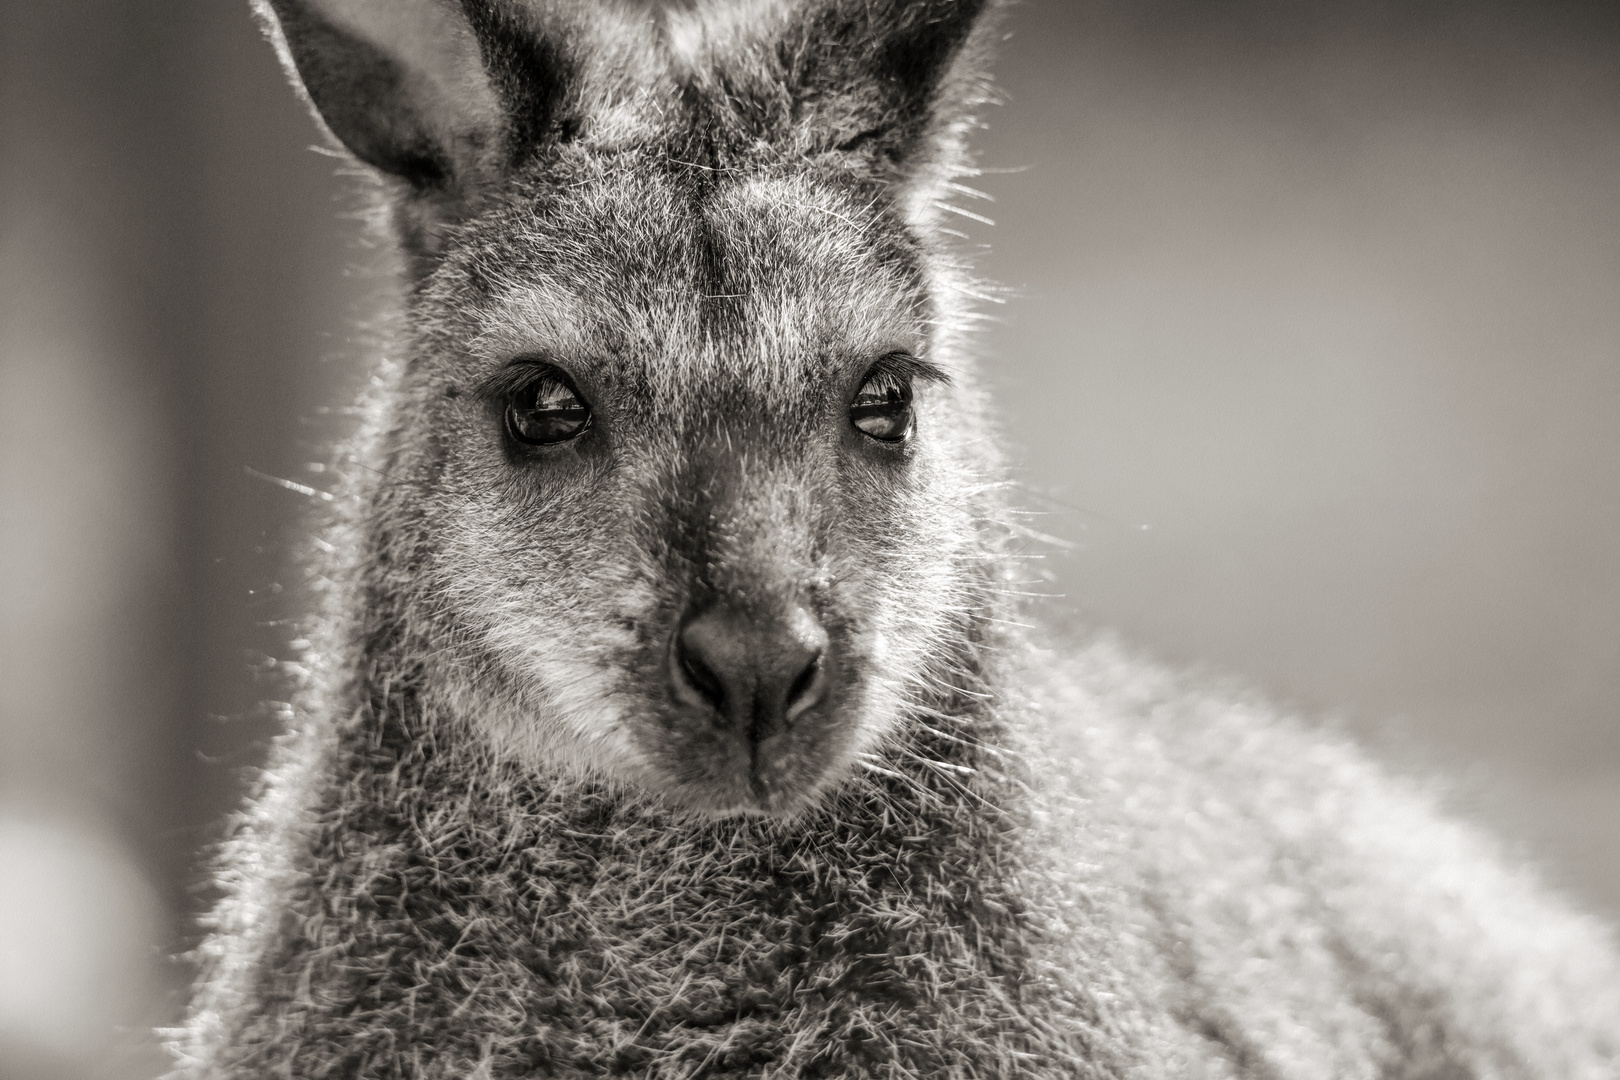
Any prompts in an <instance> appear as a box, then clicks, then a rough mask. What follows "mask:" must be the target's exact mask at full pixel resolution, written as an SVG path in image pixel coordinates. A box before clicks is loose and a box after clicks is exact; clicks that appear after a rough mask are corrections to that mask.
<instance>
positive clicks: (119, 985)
mask: <svg viewBox="0 0 1620 1080" xmlns="http://www.w3.org/2000/svg"><path fill="white" fill-rule="evenodd" d="M200 7H201V5H200V4H199V3H195V2H192V0H153V2H148V3H143V4H139V5H132V4H126V3H122V2H120V0H53V2H51V3H47V4H20V3H14V4H6V5H3V6H0V103H3V109H0V566H3V573H0V656H3V657H4V673H3V676H0V1063H3V1065H0V1073H4V1075H5V1076H6V1077H8V1078H13V1080H24V1078H44V1077H57V1076H62V1077H66V1076H130V1075H146V1074H149V1073H150V1072H151V1070H152V1068H153V1067H154V1065H155V1056H154V1054H153V1051H152V1050H151V1047H150V1043H151V1040H150V1037H149V1036H148V1035H147V1034H146V1028H147V1027H148V1025H150V1024H151V1023H153V1022H155V1021H161V1020H163V1019H164V1018H165V1011H166V1009H165V1006H164V1004H163V1001H164V995H162V994H161V993H154V991H155V990H157V989H158V988H159V987H160V985H161V983H160V980H161V978H162V965H161V961H160V956H161V951H160V946H161V943H163V942H165V941H166V940H168V938H169V937H170V936H171V935H170V933H169V930H168V928H167V927H166V926H165V925H164V919H163V916H162V914H161V912H162V909H163V904H162V898H161V896H160V890H159V889H158V888H155V887H154V886H153V885H152V884H151V883H150V882H151V881H152V879H153V877H154V874H153V870H154V857H153V853H152V851H151V850H149V849H150V845H151V842H152V837H153V836H154V835H156V834H158V833H159V832H160V831H161V830H160V829H159V828H156V827H155V826H156V825H157V823H158V822H159V821H162V820H164V819H165V818H166V817H167V813H166V812H165V811H163V810H161V809H160V808H159V805H160V803H161V802H162V801H163V800H165V799H167V798H168V797H169V792H171V791H172V790H173V789H174V788H175V786H176V784H175V781H176V779H177V777H176V776H175V775H174V770H175V761H176V759H177V755H175V754H174V753H173V746H174V739H175V736H176V734H177V732H176V730H175V726H174V724H173V717H174V715H175V712H176V704H177V695H178V685H179V683H178V670H177V663H176V649H175V648H174V644H175V641H176V639H177V636H178V635H179V633H180V630H181V628H180V624H179V622H178V618H177V615H178V612H179V611H180V609H181V607H182V601H181V598H182V596H183V593H184V571H183V568H182V565H183V561H182V560H180V559H179V558H178V557H177V548H176V544H175V540H176V526H177V506H178V493H177V476H178V475H179V468H178V460H177V446H176V443H175V440H174V438H173V437H172V433H173V432H174V431H175V430H176V423H175V422H176V419H177V417H176V415H175V411H176V410H177V409H180V408H182V407H183V404H184V395H183V394H181V393H179V392H178V384H179V382H180V381H181V375H182V372H183V371H184V369H185V368H186V366H187V359H188V355H189V353H190V352H191V351H192V350H191V348H190V340H189V334H188V331H187V329H186V327H187V315H188V305H189V304H190V303H191V297H192V293H193V290H192V287H191V286H192V285H193V283H194V281H193V266H194V263H193V260H192V257H191V256H192V254H193V249H194V247H195V241H196V230H195V227H194V224H193V222H192V219H191V216H190V213H189V207H190V205H191V204H192V203H193V201H194V194H195V191H196V183H197V180H196V169H195V165H196V156H197V155H196V153H195V145H194V144H195V142H196V138H195V133H194V131H193V130H192V127H191V125H189V124H188V123H187V120H186V117H187V102H188V101H189V100H190V99H191V95H190V86H189V80H190V78H191V71H192V70H193V65H189V64H187V63H185V62H184V61H185V59H186V58H187V57H188V56H189V55H190V53H191V52H192V48H191V40H190V38H191V35H193V34H195V33H196V30H195V28H196V27H197V26H198V25H199V22H198V20H197V19H195V18H193V17H191V16H194V15H195V14H197V11H198V10H200Z"/></svg>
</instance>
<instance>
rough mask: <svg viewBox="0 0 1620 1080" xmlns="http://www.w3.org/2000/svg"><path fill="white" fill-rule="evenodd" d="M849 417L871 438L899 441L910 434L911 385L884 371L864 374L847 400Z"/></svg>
mask: <svg viewBox="0 0 1620 1080" xmlns="http://www.w3.org/2000/svg"><path fill="white" fill-rule="evenodd" d="M849 418H850V420H851V422H853V423H854V425H855V426H856V428H858V429H859V430H861V431H863V432H865V433H866V434H867V435H870V436H872V438H874V439H880V440H882V441H883V442H899V441H900V440H901V439H904V438H905V437H906V436H907V435H910V434H911V386H910V385H909V384H908V383H907V382H906V381H905V380H903V379H901V378H899V377H897V376H895V375H891V374H888V373H887V372H878V373H876V374H874V375H870V376H868V377H867V380H866V381H865V382H864V383H862V384H861V388H860V390H858V391H857V392H856V394H855V400H854V401H852V402H850V405H849Z"/></svg>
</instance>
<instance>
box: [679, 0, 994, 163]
mask: <svg viewBox="0 0 1620 1080" xmlns="http://www.w3.org/2000/svg"><path fill="white" fill-rule="evenodd" d="M1001 6H1002V5H1001V4H1000V3H998V0H789V2H787V3H782V4H778V5H776V6H775V8H774V13H775V17H774V19H772V18H766V19H764V20H761V18H760V15H759V11H758V8H757V5H756V6H755V7H754V9H753V11H752V17H749V14H747V13H745V9H743V8H741V7H732V8H729V9H721V10H720V11H718V12H716V13H714V14H712V15H710V16H709V17H708V18H706V19H705V20H704V25H702V26H701V28H699V29H698V33H699V34H700V35H701V36H702V37H703V38H704V40H703V41H702V44H701V45H700V46H699V48H698V50H697V51H698V52H699V54H700V55H704V54H706V55H705V57H704V58H705V59H706V60H707V63H706V64H702V65H701V66H700V67H699V69H698V70H697V71H696V72H694V73H693V76H692V77H693V79H694V81H695V82H697V83H699V84H700V85H701V84H704V83H709V84H710V87H709V89H711V91H712V92H711V93H708V94H705V95H704V97H705V98H707V99H708V100H710V101H723V102H726V103H727V107H726V108H724V109H723V110H721V111H722V112H723V113H725V114H727V115H726V116H724V118H723V119H724V120H726V121H729V122H730V123H731V124H733V125H735V126H737V127H738V128H739V129H740V130H739V132H738V134H742V135H743V136H744V137H745V138H746V137H752V138H754V139H763V140H765V141H768V142H770V143H772V144H774V145H776V146H777V147H778V148H779V149H781V150H783V151H786V152H789V153H793V154H795V155H808V156H820V155H824V154H833V155H842V156H844V157H845V158H846V160H847V161H848V162H849V163H850V164H851V165H853V166H855V167H858V168H865V169H871V170H873V171H875V172H877V173H878V174H879V175H880V176H883V177H884V178H886V179H890V180H897V181H901V182H913V181H916V180H918V179H920V178H923V177H925V176H927V175H929V174H938V173H940V172H941V171H948V170H949V169H950V168H952V167H953V166H954V165H955V163H956V159H957V157H958V155H959V154H960V152H961V149H962V147H961V143H962V137H963V135H964V134H965V128H966V127H967V126H968V124H969V123H970V122H971V120H972V116H973V112H974V110H975V109H976V108H977V107H978V106H979V105H981V104H983V103H984V102H985V101H986V100H987V97H988V76H987V73H986V70H985V68H986V62H987V60H988V53H989V43H990V39H991V37H992V33H993V24H994V22H995V15H996V11H997V9H999V8H1000V7H1001ZM768 10H770V9H768ZM762 22H763V25H762Z"/></svg>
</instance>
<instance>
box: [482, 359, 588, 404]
mask: <svg viewBox="0 0 1620 1080" xmlns="http://www.w3.org/2000/svg"><path fill="white" fill-rule="evenodd" d="M545 378H551V379H555V380H556V381H557V382H560V383H562V384H563V385H564V386H566V387H568V388H569V390H571V391H573V393H574V394H575V395H576V396H578V397H579V399H580V400H581V401H583V400H584V399H585V396H584V395H583V394H581V393H580V392H579V384H578V383H576V382H575V381H574V379H573V377H572V376H571V375H569V374H568V372H567V371H566V370H565V369H564V368H562V367H561V366H559V365H557V364H554V363H552V362H551V361H550V360H547V359H545V358H544V357H540V356H520V357H517V358H516V359H513V360H509V361H507V363H506V364H505V365H503V366H502V367H501V368H500V369H499V370H497V371H493V372H491V373H490V374H488V375H486V376H485V377H484V378H483V379H481V380H480V381H479V382H478V384H477V386H475V387H474V388H473V393H474V394H476V395H477V396H478V397H481V398H484V399H486V400H491V401H504V400H506V399H507V398H509V397H511V396H512V395H514V394H516V393H518V392H519V391H521V390H525V389H527V388H528V387H531V386H534V385H535V384H536V383H538V382H540V381H541V380H542V379H545Z"/></svg>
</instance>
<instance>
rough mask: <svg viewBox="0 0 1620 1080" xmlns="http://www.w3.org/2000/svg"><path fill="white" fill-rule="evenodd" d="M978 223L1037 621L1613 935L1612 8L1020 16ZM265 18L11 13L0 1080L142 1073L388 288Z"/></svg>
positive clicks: (1, 322) (4, 24)
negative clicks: (1213, 691)
mask: <svg viewBox="0 0 1620 1080" xmlns="http://www.w3.org/2000/svg"><path fill="white" fill-rule="evenodd" d="M1010 30H1011V34H1012V36H1011V38H1010V39H1009V41H1008V42H1007V44H1006V48H1005V52H1004V55H1003V58H1002V61H1001V64H1000V67H999V70H1000V73H1001V82H1000V85H1001V87H1002V90H1003V92H1004V96H1005V98H1006V104H1005V105H1004V106H1003V107H1000V108H997V109H995V110H993V111H992V114H991V115H990V116H989V118H988V119H989V128H988V130H987V131H986V132H984V133H983V135H982V137H981V138H980V139H979V143H978V145H979V147H980V151H981V158H982V161H983V163H984V164H985V165H986V166H987V167H989V169H991V170H992V171H991V172H990V173H989V174H988V175H986V176H985V177H983V178H982V179H981V180H980V181H979V186H981V187H983V188H985V189H986V190H987V191H989V192H990V193H991V194H992V195H994V196H995V199H996V200H997V201H996V203H995V204H993V205H992V204H989V203H979V204H975V205H974V206H972V207H971V209H973V210H975V211H976V212H982V213H983V214H985V215H986V216H989V217H993V218H996V219H997V221H998V225H997V226H996V227H995V228H994V229H990V228H987V227H984V226H982V225H979V224H977V223H975V222H972V221H966V222H965V224H966V226H967V227H968V231H970V232H971V234H972V241H973V243H975V244H979V243H989V244H991V245H992V246H991V247H990V248H989V250H988V251H987V252H986V253H985V254H984V255H983V256H982V258H981V260H980V265H981V267H982V268H983V271H984V272H985V273H986V274H987V275H989V276H990V277H992V278H994V279H996V280H998V281H1000V282H1002V283H1003V284H1005V285H1007V286H1009V287H1010V289H1011V292H1010V294H1009V296H1008V298H1007V302H1006V303H1005V304H1003V305H1001V307H1000V308H999V309H998V311H997V314H998V315H999V316H1000V320H1001V321H1000V322H999V323H997V324H996V325H994V326H993V327H992V328H991V329H990V330H989V331H988V332H987V333H986V335H985V338H984V342H983V345H984V351H985V354H986V359H987V361H988V369H989V373H990V378H991V380H992V382H993V384H994V385H996V386H997V388H998V389H999V390H1000V405H1001V412H1002V416H1003V419H1004V426H1005V431H1006V433H1007V438H1008V441H1009V443H1010V444H1012V445H1013V446H1015V447H1017V454H1018V457H1019V459H1020V460H1021V461H1022V462H1023V464H1022V466H1021V469H1020V478H1021V479H1022V480H1023V481H1024V483H1025V484H1026V486H1027V492H1028V494H1027V497H1026V503H1027V504H1028V505H1029V506H1030V508H1031V509H1033V510H1036V511H1039V513H1040V516H1039V517H1037V518H1034V519H1032V520H1033V522H1034V524H1035V525H1036V527H1038V528H1040V529H1042V530H1043V531H1045V532H1049V533H1052V534H1054V535H1056V536H1059V537H1062V538H1065V539H1067V540H1068V541H1070V542H1072V544H1073V547H1072V548H1071V549H1066V550H1062V551H1058V550H1054V552H1053V556H1052V557H1051V558H1050V559H1049V560H1048V562H1047V564H1046V568H1047V570H1048V571H1049V573H1050V575H1051V578H1052V586H1051V589H1052V591H1054V592H1057V593H1061V594H1063V596H1064V597H1065V599H1063V600H1061V601H1057V602H1054V606H1055V607H1056V608H1058V609H1059V610H1068V611H1071V612H1073V613H1075V614H1074V616H1073V617H1074V618H1077V619H1079V620H1082V621H1084V622H1086V623H1089V624H1094V625H1102V626H1113V627H1117V628H1118V629H1119V630H1120V631H1121V633H1122V634H1123V635H1124V636H1125V638H1126V639H1127V640H1129V641H1132V642H1134V643H1136V644H1138V645H1139V646H1141V647H1142V648H1144V649H1145V650H1147V651H1148V652H1149V653H1151V654H1154V655H1157V656H1160V657H1162V658H1164V659H1167V660H1169V661H1172V662H1176V663H1197V664H1202V665H1205V666H1207V667H1209V668H1211V669H1212V670H1216V671H1221V672H1229V673H1237V674H1240V675H1242V676H1244V677H1246V678H1248V679H1249V680H1251V681H1252V682H1254V683H1255V684H1257V685H1259V686H1261V687H1263V688H1265V689H1266V690H1267V691H1268V692H1269V693H1271V694H1272V695H1273V696H1274V697H1276V698H1278V699H1279V700H1281V701H1283V702H1285V703H1287V704H1289V705H1290V706H1293V707H1296V708H1298V709H1301V710H1303V711H1305V712H1308V713H1310V714H1312V715H1316V716H1321V717H1324V718H1326V719H1328V720H1329V721H1331V722H1333V723H1336V724H1339V725H1341V726H1343V727H1345V728H1347V729H1349V730H1351V731H1353V732H1355V733H1357V734H1358V735H1359V736H1360V737H1362V738H1364V739H1365V740H1366V741H1368V742H1369V743H1370V744H1371V745H1373V746H1374V747H1375V748H1376V749H1377V751H1378V752H1379V753H1380V754H1382V755H1384V756H1385V757H1387V758H1388V759H1390V760H1392V761H1394V762H1396V763H1397V764H1398V765H1400V766H1401V767H1403V768H1416V769H1421V770H1424V771H1428V772H1436V773H1439V774H1440V775H1442V776H1444V777H1445V778H1446V779H1447V782H1448V783H1449V784H1450V787H1451V791H1452V801H1453V803H1454V805H1455V806H1456V807H1457V808H1458V810H1459V811H1460V812H1462V813H1466V814H1468V815H1470V816H1472V817H1474V818H1476V819H1477V820H1481V821H1483V822H1486V823H1487V824H1489V825H1490V826H1491V827H1493V828H1495V829H1496V830H1497V831H1498V832H1500V833H1501V834H1502V835H1503V836H1505V837H1506V838H1507V839H1508V841H1509V842H1510V843H1511V844H1513V845H1514V846H1515V847H1516V848H1518V849H1519V850H1521V851H1522V852H1524V853H1525V854H1526V856H1527V857H1529V858H1532V859H1534V860H1535V861H1536V862H1538V863H1539V864H1541V866H1542V867H1543V868H1544V869H1545V871H1546V874H1547V876H1548V877H1549V878H1550V879H1551V880H1552V881H1554V882H1555V883H1556V884H1557V885H1558V886H1559V887H1560V888H1562V889H1563V890H1564V891H1566V893H1567V894H1568V895H1570V896H1571V897H1572V898H1573V899H1574V900H1575V902H1577V903H1578V904H1580V905H1582V906H1584V907H1585V908H1587V909H1589V910H1591V911H1594V912H1598V913H1601V914H1604V915H1605V916H1607V917H1610V918H1615V917H1620V537H1617V527H1620V6H1617V5H1615V4H1614V3H1612V2H1609V0H1602V2H1588V3H1576V2H1556V0H1554V2H1547V0H1542V2H1533V0H1523V2H1519V3H1493V2H1481V0H1474V2H1464V0H1404V2H1398V0H1387V2H1350V0H1346V2H1341V3H1301V2H1292V3H1286V2H1282V0H1199V2H1194V0H1180V2H1176V0H1131V2H1126V0H1104V2H1057V0H1029V2H1027V3H1025V4H1024V5H1023V6H1022V7H1021V8H1020V9H1018V10H1017V11H1016V12H1015V13H1014V16H1013V18H1012V19H1011V21H1010ZM317 141H318V140H317V135H316V129H315V127H314V125H313V124H312V122H311V121H310V120H309V118H308V117H307V116H306V115H305V114H304V112H303V109H302V107H301V106H300V105H299V103H298V102H297V101H296V99H295V98H294V96H293V94H292V93H291V92H290V91H289V90H288V89H287V88H286V87H285V86H284V85H283V81H282V78H281V75H280V73H279V72H278V71H277V69H276V65H275V63H274V58H273V56H272V54H271V51H270V49H269V48H268V47H267V46H266V45H265V43H264V42H263V41H262V40H260V38H259V35H258V33H257V31H256V30H255V28H254V26H253V24H252V21H251V19H250V18H249V16H248V12H247V5H246V3H245V2H244V3H235V2H220V0H143V2H138V3H130V2H128V0H52V2H51V3H26V2H23V0H3V2H0V447H3V452H0V657H3V662H4V673H3V677H0V1078H4V1080H23V1078H26V1080H43V1078H69V1077H119V1078H123V1077H133V1078H140V1077H148V1076H151V1075H153V1074H154V1073H155V1072H156V1071H158V1069H159V1068H160V1067H161V1059H160V1058H159V1057H158V1056H157V1055H156V1053H155V1051H154V1050H153V1047H152V1041H151V1039H150V1037H149V1036H147V1035H146V1030H147V1029H148V1028H149V1027H150V1026H151V1025H154V1024H163V1023H167V1022H171V1021H172V1020H173V1019H174V1018H175V1017H176V1016H177V1014H178V1011H179V1009H180V1008H181V1006H182V1004H183V996H184V985H185V981H186V978H187V976H188V970H187V968H186V966H185V964H184V963H183V962H181V961H177V960H174V959H172V957H173V956H174V955H175V954H176V953H178V952H180V951H181V950H183V949H185V948H186V947H188V946H189V944H191V943H192V942H193V941H194V940H195V931H194V929H193V920H194V918H195V916H196V914H197V913H198V911H199V909H200V908H201V907H202V906H203V905H204V904H205V903H206V901H207V899H208V894H207V893H206V891H205V890H204V889H203V888H202V887H201V885H200V884H199V875H198V872H197V864H196V854H197V852H198V850H199V848H200V847H201V846H202V845H204V844H206V843H207V842H208V841H210V840H211V839H213V838H214V837H216V836H217V835H218V833H219V828H220V822H221V820H222V817H223V815H224V814H225V813H226V812H227V811H228V810H229V809H230V808H231V806H232V805H233V804H234V803H235V801H236V800H237V799H238V798H239V797H240V795H241V792H242V790H243V786H244V783H245V778H246V776H247V770H249V769H250V768H251V766H253V765H254V764H255V763H256V762H258V761H259V760H260V759H261V756H262V753H263V749H264V744H265V740H266V739H267V738H268V736H269V735H270V734H271V733H272V732H273V731H274V730H275V723H274V713H275V707H274V704H273V703H266V702H264V701H263V699H264V698H265V697H266V696H267V695H273V693H274V692H275V686H276V684H275V682H274V680H273V679H265V678H264V677H263V676H264V675H265V673H266V672H268V671H269V670H270V669H271V667H272V666H273V661H272V660H271V658H272V657H274V656H275V655H276V654H277V653H278V651H279V650H280V648H281V643H282V642H283V641H285V640H286V639H287V638H288V637H289V636H290V635H289V632H288V626H287V623H286V620H287V619H288V618H289V617H291V616H293V615H295V614H296V613H297V611H298V597H299V593H300V576H301V575H300V570H299V568H298V567H297V566H296V565H292V564H291V563H290V561H289V559H288V557H287V552H288V549H289V546H290V545H291V544H293V543H295V542H296V541H297V539H298V537H299V535H300V532H299V530H300V520H301V518H300V515H301V514H302V513H303V512H304V509H305V507H304V505H303V504H304V501H305V500H304V497H302V496H299V495H298V494H296V493H294V492H292V491H289V490H287V489H285V488H283V487H279V486H276V485H274V484H272V483H270V482H268V481H266V480H264V479H261V478H260V477H261V475H262V476H270V477H281V478H289V479H292V480H295V481H297V482H299V483H304V484H309V485H312V486H316V487H318V486H319V485H320V481H321V477H320V474H319V473H318V472H315V471H312V470H311V469H310V467H309V463H311V462H319V461H321V460H323V458H324V457H325V449H324V448H325V447H326V446H327V445H328V444H329V443H330V442H331V441H332V440H333V439H334V438H337V437H340V436H341V435H342V433H343V432H344V430H345V427H344V414H343V411H342V406H343V405H344V403H345V401H346V399H347V398H348V397H349V396H350V395H351V394H352V393H353V391H354V390H355V388H356V387H357V386H358V385H359V384H360V383H361V382H362V380H363V378H364V368H365V364H366V360H367V354H368V346H367V345H366V343H365V339H364V337H363V335H362V334H360V333H359V331H357V329H356V327H358V326H360V325H363V323H364V321H365V320H366V318H367V317H368V315H369V313H371V312H373V311H375V310H376V305H377V304H378V303H379V298H381V297H385V296H386V294H387V290H388V279H387V260H386V257H385V256H383V255H382V254H381V253H378V252H375V251H372V250H370V249H368V248H367V247H366V246H365V243H364V238H363V236H362V233H361V230H360V228H359V225H358V223H357V222H356V221H355V220H354V217H353V211H354V210H355V207H356V203H355V201H354V198H353V196H352V194H351V192H350V185H349V183H348V182H347V181H346V180H345V178H344V177H343V176H341V175H340V169H339V167H338V163H336V162H334V161H333V160H332V159H331V158H330V157H326V156H322V155H320V154H318V153H314V152H311V150H310V147H311V145H312V144H314V143H316V142H317Z"/></svg>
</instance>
